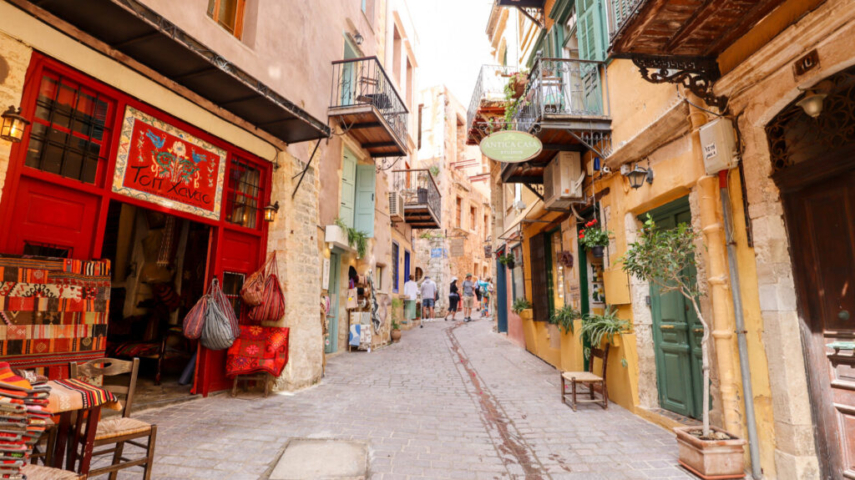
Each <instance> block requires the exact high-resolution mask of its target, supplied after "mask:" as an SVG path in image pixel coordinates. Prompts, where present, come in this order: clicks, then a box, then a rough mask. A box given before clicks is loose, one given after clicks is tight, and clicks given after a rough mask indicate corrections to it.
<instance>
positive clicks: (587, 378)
mask: <svg viewBox="0 0 855 480" xmlns="http://www.w3.org/2000/svg"><path fill="white" fill-rule="evenodd" d="M561 376H562V377H564V378H565V379H567V380H572V379H574V378H575V379H576V381H577V382H602V381H603V377H601V376H599V375H596V374H593V373H591V372H564V373H562V374H561Z"/></svg>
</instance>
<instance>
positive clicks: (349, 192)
mask: <svg viewBox="0 0 855 480" xmlns="http://www.w3.org/2000/svg"><path fill="white" fill-rule="evenodd" d="M355 202H356V157H354V156H353V154H352V153H350V152H349V151H348V150H346V149H345V151H344V156H343V158H342V164H341V207H340V208H339V211H338V216H339V218H341V221H342V222H344V224H345V225H347V226H348V227H350V228H353V212H354V205H355Z"/></svg>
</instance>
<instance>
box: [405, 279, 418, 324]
mask: <svg viewBox="0 0 855 480" xmlns="http://www.w3.org/2000/svg"><path fill="white" fill-rule="evenodd" d="M404 296H405V297H406V299H405V300H404V316H405V317H406V318H407V320H408V321H412V320H414V319H415V318H416V302H418V299H419V284H418V283H416V280H415V277H414V276H412V275H410V279H409V280H407V283H405V284H404Z"/></svg>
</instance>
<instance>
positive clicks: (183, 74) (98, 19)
mask: <svg viewBox="0 0 855 480" xmlns="http://www.w3.org/2000/svg"><path fill="white" fill-rule="evenodd" d="M15 3H18V4H27V3H29V4H32V5H34V6H36V7H38V8H40V9H42V10H44V11H45V12H47V13H49V14H51V15H53V16H55V17H57V18H59V19H61V20H63V21H65V22H67V23H68V24H70V25H72V26H74V27H75V28H77V29H79V30H81V31H82V32H84V33H86V34H87V35H90V36H92V37H94V38H95V39H97V40H99V41H101V42H104V43H105V44H107V45H109V46H110V47H111V48H112V49H114V50H116V51H117V52H120V53H122V54H124V55H127V56H128V57H130V58H131V59H133V60H135V61H137V62H139V63H140V64H142V65H143V66H145V67H147V68H150V69H151V70H153V71H155V72H157V73H158V74H161V75H163V76H164V77H166V78H168V79H170V80H172V81H174V82H176V83H177V84H179V85H181V86H183V87H186V88H187V89H188V90H190V91H191V92H193V93H195V94H197V95H199V96H200V97H202V98H204V99H206V100H208V101H210V102H212V103H214V104H215V105H217V106H219V107H220V108H222V109H224V110H226V111H228V112H230V113H232V114H234V115H235V116H237V117H239V118H241V119H243V120H245V121H246V122H248V123H250V124H252V125H254V126H255V127H256V128H258V129H260V130H263V131H264V132H267V133H268V134H270V135H272V136H273V137H275V138H277V139H279V140H282V141H283V142H286V143H299V142H304V141H308V140H316V139H320V138H327V137H329V136H330V128H329V126H327V125H326V124H325V123H323V122H321V121H319V120H318V119H316V118H314V117H313V116H311V115H310V114H309V113H307V112H306V111H304V110H303V109H301V108H299V107H298V106H297V105H295V104H294V103H293V102H291V101H289V100H288V99H286V98H285V97H283V96H282V95H280V94H278V93H276V92H275V91H273V90H272V89H271V88H270V87H268V86H267V85H265V84H264V83H262V82H261V81H260V80H258V79H256V78H255V77H253V76H251V75H249V74H248V73H246V72H245V71H243V70H242V69H241V68H239V67H238V66H237V65H234V64H233V63H231V62H230V61H229V60H228V59H226V58H223V57H222V56H220V55H219V54H218V53H217V52H215V51H213V50H211V49H210V48H208V47H206V46H205V45H203V44H202V43H200V42H199V41H198V40H196V39H194V38H193V37H191V36H190V35H188V34H187V33H186V32H184V31H183V30H181V29H180V28H178V27H177V26H175V24H173V23H172V22H170V21H169V20H167V19H166V18H164V17H163V16H161V15H160V14H158V13H157V12H155V11H154V10H152V9H151V8H149V7H147V6H145V5H143V4H142V3H140V2H138V1H137V0H75V1H73V2H69V1H67V0H17V1H16V2H15ZM25 9H26V8H25ZM26 10H28V11H30V9H26ZM93 12H97V14H93ZM30 13H32V11H30ZM128 93H131V94H133V92H128Z"/></svg>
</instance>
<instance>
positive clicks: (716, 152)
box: [700, 117, 739, 175]
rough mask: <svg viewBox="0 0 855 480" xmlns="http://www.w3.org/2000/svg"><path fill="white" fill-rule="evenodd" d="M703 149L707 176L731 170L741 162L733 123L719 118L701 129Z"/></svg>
mask: <svg viewBox="0 0 855 480" xmlns="http://www.w3.org/2000/svg"><path fill="white" fill-rule="evenodd" d="M700 134H701V149H702V150H703V155H704V169H705V170H706V172H707V175H716V174H718V172H720V171H722V170H730V169H732V168H734V167H736V164H737V163H738V162H739V157H737V153H738V150H737V146H736V136H735V135H734V134H733V122H731V121H730V119H728V118H723V117H719V118H716V119H715V120H713V121H711V122H709V123H707V124H705V125H703V126H702V127H701V128H700Z"/></svg>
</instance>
